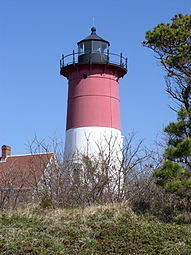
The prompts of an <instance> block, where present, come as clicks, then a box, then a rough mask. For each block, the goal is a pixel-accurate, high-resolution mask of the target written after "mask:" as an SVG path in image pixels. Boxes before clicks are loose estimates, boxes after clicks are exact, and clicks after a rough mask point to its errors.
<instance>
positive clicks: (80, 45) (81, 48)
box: [78, 43, 84, 55]
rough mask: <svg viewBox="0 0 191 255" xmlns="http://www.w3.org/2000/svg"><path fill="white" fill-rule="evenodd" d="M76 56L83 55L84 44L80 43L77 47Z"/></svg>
mask: <svg viewBox="0 0 191 255" xmlns="http://www.w3.org/2000/svg"><path fill="white" fill-rule="evenodd" d="M78 54H79V55H82V54H84V43H80V44H79V45H78Z"/></svg>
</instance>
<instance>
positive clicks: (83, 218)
mask: <svg viewBox="0 0 191 255" xmlns="http://www.w3.org/2000/svg"><path fill="white" fill-rule="evenodd" d="M190 249H191V228H190V224H181V225H178V224H172V225H171V224H165V223H162V222H159V221H158V220H157V219H156V218H153V217H152V218H151V217H149V216H147V217H145V216H141V215H139V216H138V215H136V214H135V213H133V211H132V210H131V209H130V208H129V207H128V206H127V205H126V204H110V205H107V206H92V207H87V208H85V209H83V210H81V209H75V210H74V209H69V210H66V209H65V210H63V209H62V210H55V209H54V210H52V209H49V210H44V211H42V209H40V211H39V209H38V208H28V209H22V210H21V209H20V210H14V211H1V212H0V254H2V255H5V254H14V255H22V254H23V255H24V254H25V255H27V254H33V255H35V254H41V255H45V254H50V255H53V254H57V255H61V254H66V255H67V254H68V255H69V254H81V255H86V254H88V255H89V254H92V255H93V254H95V255H96V254H127V255H128V254H129V255H130V254H143V255H144V254H145V255H148V254H150V255H152V254H161V255H168V254H169V255H170V254H173V255H179V254H182V255H188V254H190Z"/></svg>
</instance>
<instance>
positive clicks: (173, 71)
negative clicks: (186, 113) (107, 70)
mask: <svg viewBox="0 0 191 255" xmlns="http://www.w3.org/2000/svg"><path fill="white" fill-rule="evenodd" d="M145 38H146V41H144V42H142V44H143V45H144V46H146V47H148V48H150V49H152V50H153V51H154V52H155V53H156V56H157V58H158V59H159V60H160V63H161V64H162V66H163V67H164V69H165V71H166V73H167V76H166V85H167V88H166V91H167V93H168V94H169V95H170V96H171V97H172V98H173V99H175V100H176V102H178V103H179V105H180V106H181V107H182V106H183V107H185V108H186V109H188V108H189V106H190V105H191V103H190V99H191V15H182V14H177V15H175V16H174V17H173V18H172V23H167V24H164V23H161V24H159V25H157V26H156V27H155V28H154V29H153V30H151V31H147V32H146V36H145Z"/></svg>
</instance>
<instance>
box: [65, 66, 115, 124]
mask: <svg viewBox="0 0 191 255" xmlns="http://www.w3.org/2000/svg"><path fill="white" fill-rule="evenodd" d="M90 126H96V127H111V128H116V129H120V107H119V84H118V76H117V74H116V70H115V69H113V68H112V67H107V68H105V70H103V66H100V65H94V66H93V68H90V67H89V66H85V65H81V66H79V67H78V69H77V70H76V69H75V68H73V72H71V74H70V77H69V90H68V112H67V126H66V129H70V128H77V127H90Z"/></svg>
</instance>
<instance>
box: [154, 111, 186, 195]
mask: <svg viewBox="0 0 191 255" xmlns="http://www.w3.org/2000/svg"><path fill="white" fill-rule="evenodd" d="M164 131H165V132H166V133H167V135H168V147H167V148H166V149H165V153H164V159H165V160H164V163H163V165H162V167H161V168H158V170H156V171H155V172H154V176H155V177H157V183H158V184H159V185H160V186H162V187H164V188H165V189H166V190H168V191H170V192H172V193H176V194H178V195H180V196H183V197H187V198H188V199H190V198H191V107H190V108H189V110H188V111H187V110H185V109H184V108H181V109H180V110H179V112H178V119H177V122H171V123H170V124H169V125H168V126H167V127H166V128H165V130H164Z"/></svg>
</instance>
